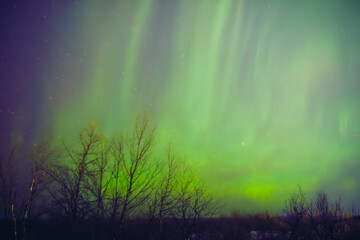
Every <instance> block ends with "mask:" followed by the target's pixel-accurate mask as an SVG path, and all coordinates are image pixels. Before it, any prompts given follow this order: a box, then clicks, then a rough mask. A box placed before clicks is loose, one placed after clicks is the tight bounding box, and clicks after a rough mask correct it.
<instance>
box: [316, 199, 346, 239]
mask: <svg viewBox="0 0 360 240" xmlns="http://www.w3.org/2000/svg"><path fill="white" fill-rule="evenodd" d="M311 206H312V207H311V208H310V209H311V211H310V212H311V215H310V214H309V216H310V217H312V218H314V215H315V218H317V221H314V222H313V223H314V224H313V226H312V227H313V230H314V232H315V234H316V236H317V237H318V238H319V239H344V238H345V235H346V229H345V228H346V224H345V216H344V212H343V208H342V207H341V200H340V199H339V200H336V201H334V202H331V201H329V199H328V196H327V194H326V193H324V192H318V193H317V195H316V198H315V199H314V200H313V201H312V205H311Z"/></svg>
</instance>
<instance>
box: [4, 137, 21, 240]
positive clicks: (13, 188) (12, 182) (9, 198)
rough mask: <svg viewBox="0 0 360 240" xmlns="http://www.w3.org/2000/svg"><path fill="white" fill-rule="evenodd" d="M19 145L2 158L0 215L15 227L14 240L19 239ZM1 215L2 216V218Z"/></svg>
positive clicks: (12, 147) (13, 146)
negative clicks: (17, 209) (17, 208)
mask: <svg viewBox="0 0 360 240" xmlns="http://www.w3.org/2000/svg"><path fill="white" fill-rule="evenodd" d="M17 145H18V144H17V143H14V144H12V145H11V147H10V149H11V150H10V152H9V153H8V157H5V156H4V155H3V154H5V150H4V152H3V153H2V155H1V156H0V157H1V159H0V214H1V215H2V217H3V218H4V219H5V220H11V221H12V225H13V229H12V230H13V237H14V240H17V238H18V230H17V218H18V214H17V211H16V208H15V207H16V206H17V205H19V204H17V188H18V184H17V183H18V182H17V181H18V180H17V172H16V169H15V167H16V152H17V151H16V149H17ZM1 215H0V216H1Z"/></svg>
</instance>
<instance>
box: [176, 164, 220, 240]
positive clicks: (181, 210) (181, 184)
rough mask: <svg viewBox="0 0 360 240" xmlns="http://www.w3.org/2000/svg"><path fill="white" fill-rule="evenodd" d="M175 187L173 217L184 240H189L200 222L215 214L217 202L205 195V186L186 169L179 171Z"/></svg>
mask: <svg viewBox="0 0 360 240" xmlns="http://www.w3.org/2000/svg"><path fill="white" fill-rule="evenodd" d="M176 185H177V189H176V206H175V212H174V217H175V218H176V220H177V222H178V224H179V226H180V228H181V230H182V234H183V237H184V239H191V236H192V234H194V232H195V230H196V227H197V225H198V224H199V222H200V220H201V219H202V218H206V217H211V216H213V215H214V214H216V213H217V211H218V208H219V207H218V202H217V201H216V200H215V199H214V198H212V197H211V196H210V195H209V194H208V193H207V191H206V186H205V184H204V183H202V182H201V181H200V180H199V179H197V177H196V175H195V174H194V173H193V172H192V171H191V169H189V168H187V167H183V168H182V169H181V170H180V174H179V176H178V179H177V184H176Z"/></svg>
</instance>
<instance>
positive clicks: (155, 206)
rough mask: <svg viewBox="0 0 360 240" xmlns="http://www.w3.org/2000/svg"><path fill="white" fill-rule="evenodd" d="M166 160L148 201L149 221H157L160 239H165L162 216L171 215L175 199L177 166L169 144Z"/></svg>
mask: <svg viewBox="0 0 360 240" xmlns="http://www.w3.org/2000/svg"><path fill="white" fill-rule="evenodd" d="M166 160H167V165H166V167H167V169H166V171H164V172H163V174H162V176H161V177H160V178H159V183H158V184H157V186H155V191H154V194H153V198H152V201H149V206H148V208H149V215H150V216H149V217H150V221H152V220H156V221H157V225H158V227H159V233H160V238H161V239H165V235H164V218H166V217H170V216H171V213H172V210H173V207H174V206H175V200H176V199H175V196H174V194H173V193H174V189H175V179H176V170H177V168H178V164H177V162H176V157H175V154H174V152H173V150H172V149H171V146H170V145H169V146H168V149H167V157H166Z"/></svg>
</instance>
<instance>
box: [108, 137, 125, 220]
mask: <svg viewBox="0 0 360 240" xmlns="http://www.w3.org/2000/svg"><path fill="white" fill-rule="evenodd" d="M111 154H112V156H113V163H112V164H111V165H110V166H111V167H110V179H109V193H108V205H109V206H108V209H107V214H108V216H109V217H110V219H111V220H115V218H116V217H117V216H118V215H119V212H120V207H121V199H122V192H123V189H124V186H123V175H122V164H123V161H124V158H125V156H124V147H123V141H122V140H121V139H117V140H115V141H114V143H113V148H112V153H111Z"/></svg>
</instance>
